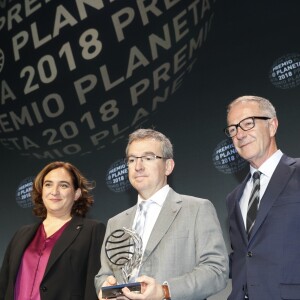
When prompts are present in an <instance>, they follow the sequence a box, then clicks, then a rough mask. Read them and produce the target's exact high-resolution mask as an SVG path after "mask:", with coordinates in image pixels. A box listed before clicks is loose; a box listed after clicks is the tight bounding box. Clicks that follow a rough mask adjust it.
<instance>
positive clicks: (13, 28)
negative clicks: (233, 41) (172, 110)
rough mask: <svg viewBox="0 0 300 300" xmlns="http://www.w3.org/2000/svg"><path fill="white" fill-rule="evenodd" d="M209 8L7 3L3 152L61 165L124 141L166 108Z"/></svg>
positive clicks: (128, 1)
mask: <svg viewBox="0 0 300 300" xmlns="http://www.w3.org/2000/svg"><path fill="white" fill-rule="evenodd" d="M215 2H216V0H172V1H171V0H161V1H132V0H122V1H114V0H110V1H104V0H76V1H75V0H73V1H72V0H69V1H62V0H61V1H51V0H43V1H30V0H15V1H6V2H5V1H3V2H2V4H1V6H2V8H1V10H0V40H1V41H5V42H2V43H1V45H0V48H1V49H0V88H1V93H0V95H1V99H0V111H1V112H0V146H1V147H5V148H7V149H9V150H11V151H14V152H15V153H18V154H20V155H23V156H29V157H34V158H36V159H57V158H62V157H64V156H71V155H77V156H79V155H85V154H88V153H91V152H94V151H97V150H101V149H103V148H105V147H107V146H108V145H110V144H113V143H115V142H116V141H117V140H119V139H120V138H123V137H124V136H125V133H126V136H127V135H128V133H129V131H131V130H132V129H133V128H137V127H138V126H139V125H140V124H142V123H144V122H145V121H146V120H149V118H151V115H152V114H153V113H154V112H156V111H157V110H158V109H159V108H160V107H161V106H162V105H171V102H170V103H169V102H168V100H169V99H170V98H171V96H172V95H173V94H174V93H175V92H176V91H177V89H178V88H180V87H181V85H182V83H183V81H184V78H185V76H186V75H187V74H188V73H190V72H191V70H192V69H193V66H194V64H195V62H196V60H197V57H198V55H199V53H200V51H199V50H200V48H201V47H202V46H203V44H204V43H205V41H206V39H207V36H208V33H209V31H210V28H211V23H212V21H213V16H214V5H215Z"/></svg>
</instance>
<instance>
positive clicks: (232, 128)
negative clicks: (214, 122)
mask: <svg viewBox="0 0 300 300" xmlns="http://www.w3.org/2000/svg"><path fill="white" fill-rule="evenodd" d="M255 119H258V120H269V119H271V118H270V117H255V116H253V117H248V118H245V119H243V120H242V121H240V122H239V123H238V124H232V125H229V126H227V127H226V128H225V129H224V132H225V134H226V135H227V136H228V137H231V138H232V137H234V136H236V135H237V131H238V127H240V128H241V129H243V130H244V131H247V130H250V129H252V128H254V126H255Z"/></svg>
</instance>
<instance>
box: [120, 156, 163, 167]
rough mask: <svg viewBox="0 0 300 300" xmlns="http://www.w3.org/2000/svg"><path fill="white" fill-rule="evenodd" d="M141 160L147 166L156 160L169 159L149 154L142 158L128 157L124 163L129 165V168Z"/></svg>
mask: <svg viewBox="0 0 300 300" xmlns="http://www.w3.org/2000/svg"><path fill="white" fill-rule="evenodd" d="M139 158H140V159H141V162H142V163H146V164H148V163H151V162H153V161H154V160H156V159H168V158H167V157H162V156H158V155H155V154H147V155H142V156H128V157H126V158H125V159H124V161H125V163H126V164H127V166H132V165H134V164H135V163H136V162H137V160H138V159H139Z"/></svg>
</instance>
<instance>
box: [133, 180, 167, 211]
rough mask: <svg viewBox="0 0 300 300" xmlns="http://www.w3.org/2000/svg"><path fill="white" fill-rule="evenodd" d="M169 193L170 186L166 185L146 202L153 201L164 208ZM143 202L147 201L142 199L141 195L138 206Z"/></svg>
mask: <svg viewBox="0 0 300 300" xmlns="http://www.w3.org/2000/svg"><path fill="white" fill-rule="evenodd" d="M169 191H170V186H169V185H168V184H166V185H165V186H163V187H162V188H161V189H160V190H158V191H157V192H156V193H155V194H153V195H152V196H151V197H150V198H149V199H146V201H148V200H150V199H151V200H152V201H153V202H155V203H157V204H158V205H159V206H163V204H164V202H165V200H166V197H167V194H168V193H169ZM142 201H145V200H143V199H142V197H141V196H140V195H138V205H139V204H140V203H141V202H142Z"/></svg>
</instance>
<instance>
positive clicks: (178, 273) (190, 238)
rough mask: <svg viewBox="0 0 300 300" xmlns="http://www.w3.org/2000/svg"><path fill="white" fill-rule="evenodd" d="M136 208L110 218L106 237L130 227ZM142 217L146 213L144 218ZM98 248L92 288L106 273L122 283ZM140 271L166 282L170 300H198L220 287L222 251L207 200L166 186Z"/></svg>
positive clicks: (222, 284)
mask: <svg viewBox="0 0 300 300" xmlns="http://www.w3.org/2000/svg"><path fill="white" fill-rule="evenodd" d="M136 208H137V206H136V205H135V206H134V207H132V208H130V209H128V210H126V211H124V212H122V213H120V214H118V215H117V216H115V217H113V218H111V219H110V220H109V221H108V224H107V230H106V237H105V240H106V239H107V237H108V236H110V234H111V233H112V232H114V231H115V230H117V229H122V228H123V227H125V228H132V225H133V221H134V217H135V213H136ZM147 217H148V216H147ZM104 248H105V245H104V244H103V247H102V252H101V269H100V271H99V273H98V274H97V276H96V278H95V286H96V289H97V292H99V290H100V287H101V286H102V284H103V282H104V281H105V279H106V278H107V276H109V275H113V276H115V277H116V279H117V281H118V283H122V282H123V278H122V274H121V270H120V267H119V266H116V265H114V264H112V263H111V262H110V261H109V260H108V258H107V256H106V253H105V249H104ZM139 274H140V275H147V276H150V277H153V278H155V279H156V281H157V282H158V283H163V282H164V281H167V282H168V284H169V287H170V291H171V296H172V300H183V299H189V300H200V299H206V298H207V297H208V296H210V295H212V294H215V293H217V292H218V291H220V290H222V289H223V288H224V287H225V286H226V283H227V278H228V253H227V250H226V246H225V243H224V240H223V235H222V230H221V228H220V224H219V220H218V217H217V214H216V211H215V208H214V206H213V205H212V203H211V202H210V201H208V200H205V199H200V198H195V197H191V196H186V195H180V194H178V193H176V192H175V191H173V190H172V189H170V191H169V193H168V195H167V197H166V200H165V202H164V205H163V206H162V208H161V212H160V214H159V216H158V219H157V221H156V223H155V225H154V228H153V230H152V232H151V235H150V238H149V241H148V243H147V245H146V249H145V252H144V255H143V258H142V265H141V268H140V273H139Z"/></svg>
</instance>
